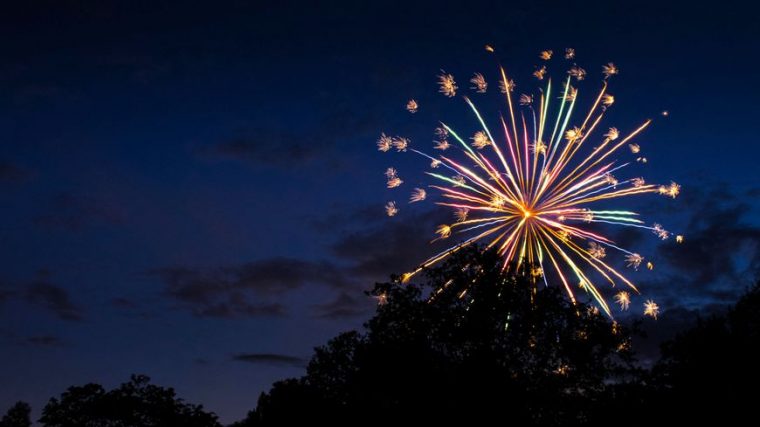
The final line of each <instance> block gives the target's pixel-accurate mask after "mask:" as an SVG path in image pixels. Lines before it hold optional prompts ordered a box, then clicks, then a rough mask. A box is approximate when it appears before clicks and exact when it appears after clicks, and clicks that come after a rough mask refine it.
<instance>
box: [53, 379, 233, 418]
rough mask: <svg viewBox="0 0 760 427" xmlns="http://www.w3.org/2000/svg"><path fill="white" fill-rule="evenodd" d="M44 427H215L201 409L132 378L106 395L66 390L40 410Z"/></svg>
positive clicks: (86, 388)
mask: <svg viewBox="0 0 760 427" xmlns="http://www.w3.org/2000/svg"><path fill="white" fill-rule="evenodd" d="M40 422H41V423H42V424H43V425H44V426H45V427H138V426H139V427H168V426H178V427H179V426H186V427H219V426H220V424H219V422H218V421H217V417H216V415H215V414H213V413H209V412H205V411H204V410H203V407H202V406H201V405H193V404H189V403H186V402H185V401H183V400H182V399H179V398H177V396H176V394H175V392H174V389H172V388H164V387H160V386H157V385H153V384H150V378H148V377H147V376H144V375H133V376H132V378H131V379H130V381H129V382H126V383H123V384H121V385H120V386H119V387H118V388H115V389H113V390H110V391H106V390H105V389H104V388H103V386H101V385H99V384H86V385H83V386H74V387H69V389H68V390H66V391H65V392H64V393H63V394H61V396H60V398H57V399H56V398H53V399H50V402H48V404H47V405H46V406H45V408H44V409H43V410H42V418H40Z"/></svg>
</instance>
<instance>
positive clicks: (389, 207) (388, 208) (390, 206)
mask: <svg viewBox="0 0 760 427" xmlns="http://www.w3.org/2000/svg"><path fill="white" fill-rule="evenodd" d="M397 213H398V208H397V207H396V202H388V203H386V204H385V214H386V215H388V216H395V215H396V214H397Z"/></svg>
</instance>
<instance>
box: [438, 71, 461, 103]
mask: <svg viewBox="0 0 760 427" xmlns="http://www.w3.org/2000/svg"><path fill="white" fill-rule="evenodd" d="M438 87H439V88H438V92H441V93H442V94H444V95H446V96H448V97H449V98H453V97H454V96H456V94H457V89H459V87H458V86H457V83H456V82H455V81H454V76H452V75H451V74H447V73H446V72H445V71H443V70H441V74H440V75H439V76H438Z"/></svg>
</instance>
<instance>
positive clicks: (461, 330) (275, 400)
mask: <svg viewBox="0 0 760 427" xmlns="http://www.w3.org/2000/svg"><path fill="white" fill-rule="evenodd" d="M502 263H503V261H502V259H501V258H500V257H498V256H497V255H496V254H495V253H494V252H493V251H487V252H482V251H480V250H477V249H467V250H462V251H460V252H459V253H458V254H456V255H455V256H453V257H451V259H450V260H448V261H447V262H446V263H445V264H444V265H443V266H441V267H439V268H436V269H432V270H431V271H429V272H428V274H427V277H428V281H427V282H426V283H424V284H421V285H400V284H398V283H397V282H391V283H382V284H377V285H376V286H375V288H374V290H373V291H372V292H370V294H371V295H372V296H375V297H376V298H378V299H379V301H380V302H381V303H382V304H381V305H379V306H378V309H377V313H376V314H375V316H374V317H373V318H372V319H370V320H369V321H368V322H367V323H366V324H365V330H366V331H365V332H364V333H358V332H348V333H344V334H341V335H339V336H338V337H336V338H335V339H333V340H331V341H330V342H328V343H327V345H325V346H323V347H320V348H317V349H316V350H315V354H314V356H313V357H312V359H311V361H310V363H309V365H308V368H307V373H306V375H305V376H304V377H302V378H300V379H291V380H286V381H282V382H279V383H276V384H275V385H274V386H273V387H272V389H271V390H270V391H269V392H268V393H264V394H262V395H261V397H260V398H259V401H258V406H257V408H256V409H255V410H254V411H252V412H251V413H249V415H248V417H247V418H246V420H244V421H242V422H240V423H238V424H237V425H238V426H269V425H287V424H292V423H296V422H302V421H304V420H308V421H309V422H312V423H319V422H332V423H347V422H360V421H361V420H371V421H372V422H399V421H412V420H419V421H424V422H426V423H431V422H446V423H451V422H467V423H473V422H478V421H481V422H485V421H488V422H501V420H503V421H504V422H505V423H507V424H513V425H589V424H592V423H595V422H596V421H597V419H596V418H595V417H601V416H602V415H603V414H606V413H607V412H608V409H603V408H602V407H604V408H614V407H615V403H614V402H613V401H612V400H614V399H612V398H611V397H610V396H616V393H619V390H623V391H624V390H625V389H626V387H630V386H631V384H636V383H635V381H634V380H635V379H636V378H637V374H638V372H637V370H636V369H635V368H634V366H633V364H632V361H633V359H632V355H631V352H630V348H629V335H628V333H627V331H625V330H623V328H621V327H620V326H618V325H613V324H612V323H610V322H609V320H608V319H606V318H605V317H603V316H602V315H600V314H599V312H598V310H594V309H593V308H591V307H589V306H585V305H583V304H577V305H573V304H572V303H570V302H568V300H567V298H566V297H565V296H564V295H563V294H562V293H561V291H560V290H559V289H557V288H554V287H548V288H547V287H544V285H543V282H537V281H536V280H534V278H533V277H532V276H531V274H530V270H531V269H530V267H527V266H526V267H524V268H522V269H519V270H517V272H514V273H506V272H505V271H504V270H503V269H502V265H503V264H502ZM510 271H515V269H514V268H513V269H511V270H510ZM608 421H609V420H606V422H608ZM599 422H600V423H601V420H599Z"/></svg>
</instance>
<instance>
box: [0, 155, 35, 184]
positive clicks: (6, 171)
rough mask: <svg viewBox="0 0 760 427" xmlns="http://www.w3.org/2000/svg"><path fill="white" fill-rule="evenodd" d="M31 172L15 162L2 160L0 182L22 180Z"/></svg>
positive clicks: (0, 162) (0, 163)
mask: <svg viewBox="0 0 760 427" xmlns="http://www.w3.org/2000/svg"><path fill="white" fill-rule="evenodd" d="M28 176H29V173H28V172H27V171H26V170H24V169H22V168H20V167H19V166H17V165H14V164H13V163H9V162H5V161H2V160H0V183H6V182H8V183H13V182H20V181H23V180H24V179H26V178H27V177H28Z"/></svg>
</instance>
